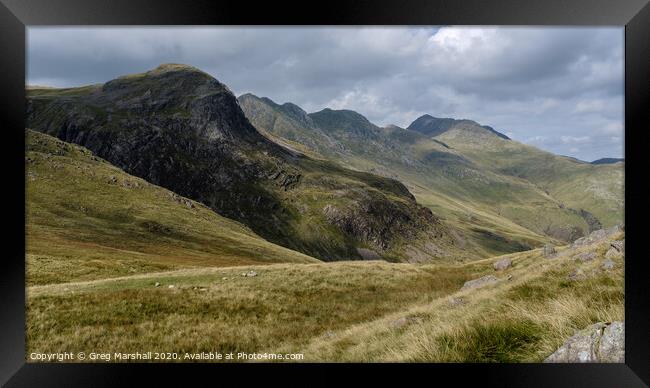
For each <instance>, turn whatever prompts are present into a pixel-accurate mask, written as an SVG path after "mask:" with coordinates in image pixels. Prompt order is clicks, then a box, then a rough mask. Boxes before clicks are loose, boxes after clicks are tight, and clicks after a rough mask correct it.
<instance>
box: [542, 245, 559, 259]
mask: <svg viewBox="0 0 650 388" xmlns="http://www.w3.org/2000/svg"><path fill="white" fill-rule="evenodd" d="M555 253H556V251H555V247H554V246H553V245H552V244H546V245H544V248H543V249H542V255H544V257H553V255H555Z"/></svg>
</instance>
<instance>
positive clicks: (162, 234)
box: [25, 130, 317, 285]
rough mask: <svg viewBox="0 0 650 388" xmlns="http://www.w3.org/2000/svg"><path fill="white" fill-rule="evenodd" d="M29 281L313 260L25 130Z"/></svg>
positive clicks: (85, 152)
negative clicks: (196, 267)
mask: <svg viewBox="0 0 650 388" xmlns="http://www.w3.org/2000/svg"><path fill="white" fill-rule="evenodd" d="M26 144H27V149H26V154H25V164H26V171H27V175H26V188H27V198H26V211H27V220H26V221H27V228H26V240H27V283H28V284H30V285H32V284H47V283H62V282H68V281H78V280H92V279H100V278H104V277H112V276H120V275H130V274H135V273H144V272H151V271H161V270H170V269H176V268H185V267H195V266H211V267H215V266H233V265H247V264H267V263H278V262H292V263H311V262H317V260H316V259H314V258H312V257H309V256H306V255H304V254H301V253H299V252H296V251H292V250H289V249H286V248H283V247H280V246H278V245H275V244H272V243H269V242H267V241H265V240H264V239H262V238H260V237H259V236H257V235H256V234H254V233H253V232H252V231H251V230H250V229H249V228H247V227H245V226H243V225H241V224H240V223H238V222H235V221H231V220H229V219H226V218H224V217H221V216H219V215H218V214H216V213H215V212H214V211H212V210H211V209H209V208H207V207H206V206H204V205H202V204H200V203H198V202H195V201H192V200H189V199H187V198H183V197H180V196H178V195H176V194H174V193H173V192H171V191H169V190H166V189H163V188H161V187H158V186H155V185H152V184H149V183H147V182H146V181H144V180H143V179H140V178H136V177H134V176H131V175H129V174H126V173H125V172H124V171H122V170H120V169H118V168H117V167H114V166H112V165H111V164H109V163H108V162H106V161H104V160H102V159H100V158H97V157H96V156H94V155H93V154H92V153H91V152H90V151H88V150H87V149H85V148H82V147H79V146H76V145H72V144H69V143H65V142H62V141H60V140H58V139H55V138H53V137H51V136H49V135H45V134H42V133H39V132H35V131H31V130H26Z"/></svg>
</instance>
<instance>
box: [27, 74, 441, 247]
mask: <svg viewBox="0 0 650 388" xmlns="http://www.w3.org/2000/svg"><path fill="white" fill-rule="evenodd" d="M27 126H28V127H30V128H32V129H34V130H37V131H40V132H44V133H47V134H50V135H53V136H55V137H57V138H59V139H61V140H63V141H66V142H71V143H76V144H79V145H82V146H84V147H86V148H88V149H90V150H91V151H92V152H94V153H95V154H97V155H98V156H100V157H102V158H104V159H106V160H108V161H109V162H111V163H112V164H114V165H116V166H118V167H120V168H122V169H123V170H125V171H126V172H128V173H130V174H132V175H135V176H138V177H141V178H143V179H146V180H147V181H149V182H151V183H153V184H156V185H159V186H162V187H165V188H168V189H170V190H172V191H174V192H176V193H178V194H180V195H182V196H185V197H188V198H192V199H194V200H197V201H199V202H202V203H204V204H206V205H207V206H209V207H211V208H212V209H214V210H215V211H217V212H218V213H219V214H221V215H223V216H226V217H229V218H232V219H235V220H238V221H240V222H242V223H244V224H246V225H248V226H249V227H251V229H253V230H254V231H255V232H256V233H257V234H259V235H261V236H263V237H264V238H266V239H268V240H270V241H273V242H276V243H278V244H281V245H284V246H287V247H289V248H292V249H296V250H299V251H302V252H304V253H307V254H310V255H313V256H315V257H318V258H321V259H326V260H333V259H343V258H346V259H349V258H359V257H360V256H359V254H358V251H357V248H363V247H368V248H371V249H374V250H376V251H378V252H380V254H382V255H383V256H384V257H386V258H391V259H395V260H400V259H401V256H400V253H401V252H402V250H401V249H402V248H403V247H404V246H411V245H415V246H418V245H422V246H423V245H425V244H427V243H428V244H431V243H432V242H434V241H436V240H439V241H441V242H443V240H444V238H442V239H441V237H444V236H446V234H445V233H444V226H443V225H442V224H441V222H440V221H439V220H438V219H437V218H436V217H435V216H434V215H433V214H431V212H428V211H425V210H424V209H423V208H422V207H421V206H419V205H418V204H417V203H416V202H415V200H414V198H413V196H412V195H411V194H410V193H409V192H408V190H407V189H406V188H405V187H404V186H403V185H402V184H401V183H399V182H397V181H394V180H391V179H387V178H380V177H377V176H374V175H370V174H365V173H360V172H354V171H350V170H346V169H343V168H341V167H339V166H338V165H336V164H333V163H330V162H324V161H317V160H312V159H310V158H307V157H305V156H303V155H300V154H298V153H295V152H292V151H289V150H287V149H285V148H282V147H280V146H279V145H277V144H275V143H273V142H272V141H270V140H268V139H267V138H265V137H264V136H262V135H261V134H260V133H259V132H257V130H256V129H255V128H254V127H253V126H252V125H251V124H250V123H249V121H248V120H247V119H246V117H245V116H244V114H243V112H242V110H241V109H240V107H239V104H238V102H237V99H236V98H235V96H234V95H233V94H232V93H231V92H230V90H229V89H228V88H227V87H226V86H225V85H223V84H222V83H220V82H219V81H217V80H216V79H214V78H213V77H211V76H210V75H208V74H206V73H203V72H201V71H200V70H197V69H195V68H192V67H189V66H184V65H162V66H160V67H158V68H156V69H154V70H151V71H149V72H146V73H142V74H136V75H130V76H124V77H120V78H118V79H115V80H112V81H109V82H107V83H105V84H103V85H95V86H88V87H83V88H74V89H40V90H38V89H37V90H31V91H30V93H29V96H28V108H27ZM327 206H330V208H331V209H337V210H336V217H333V216H332V214H331V211H326V210H325V209H326V208H327ZM377 209H380V211H376V210H377ZM343 219H345V220H348V221H345V222H342V221H341V220H343ZM349 220H354V222H352V221H349ZM390 220H395V221H391V222H388V221H390ZM351 225H353V226H351ZM449 241H450V240H445V241H444V243H443V245H444V244H447V243H449ZM432 257H433V256H432Z"/></svg>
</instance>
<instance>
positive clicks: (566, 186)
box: [436, 126, 625, 227]
mask: <svg viewBox="0 0 650 388" xmlns="http://www.w3.org/2000/svg"><path fill="white" fill-rule="evenodd" d="M436 139H438V140H440V141H443V142H445V143H447V144H449V145H450V146H452V147H454V148H455V149H457V150H459V152H461V153H462V154H463V155H465V156H466V157H467V158H468V159H471V160H472V161H474V162H476V163H478V164H481V165H484V166H485V167H486V168H488V169H490V170H491V171H494V172H496V173H499V174H503V175H508V176H513V177H518V178H523V179H525V180H527V181H529V182H531V183H532V184H534V185H535V186H537V187H538V188H539V189H541V190H543V191H544V192H545V193H548V194H549V195H550V196H552V197H553V198H555V199H556V201H557V202H558V203H559V204H560V205H561V206H562V207H564V208H571V209H574V210H578V211H579V210H580V209H584V210H587V211H589V212H590V213H592V214H593V215H594V216H595V217H596V218H597V219H598V220H599V221H600V223H601V224H602V226H604V227H610V226H612V225H615V224H617V223H620V222H622V220H623V211H624V193H623V184H624V171H625V168H624V163H617V164H590V163H585V162H580V161H577V160H575V159H572V158H568V157H564V156H557V155H554V154H551V153H549V152H545V151H541V150H539V149H537V148H535V147H531V146H528V145H524V144H521V143H518V142H515V141H507V140H503V139H501V138H498V137H494V136H482V137H477V136H476V134H475V132H474V131H471V128H466V127H462V126H461V127H458V128H454V129H453V130H450V131H447V132H445V133H443V134H441V135H439V136H437V137H436Z"/></svg>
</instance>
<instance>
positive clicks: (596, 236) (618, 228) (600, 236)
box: [571, 225, 625, 248]
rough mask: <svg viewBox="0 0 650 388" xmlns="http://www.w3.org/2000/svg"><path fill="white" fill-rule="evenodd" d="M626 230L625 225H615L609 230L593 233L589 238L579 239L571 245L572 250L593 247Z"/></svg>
mask: <svg viewBox="0 0 650 388" xmlns="http://www.w3.org/2000/svg"><path fill="white" fill-rule="evenodd" d="M624 230H625V227H624V226H623V225H615V226H612V227H611V228H608V229H599V230H595V231H593V232H591V233H590V234H589V235H588V236H586V237H582V238H579V239H577V240H576V241H574V242H573V244H571V247H572V248H578V247H583V246H585V245H591V244H594V243H597V242H601V241H603V240H604V239H606V238H608V237H610V236H612V235H614V234H616V233H620V232H622V231H624Z"/></svg>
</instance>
